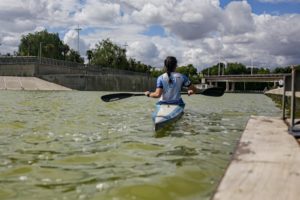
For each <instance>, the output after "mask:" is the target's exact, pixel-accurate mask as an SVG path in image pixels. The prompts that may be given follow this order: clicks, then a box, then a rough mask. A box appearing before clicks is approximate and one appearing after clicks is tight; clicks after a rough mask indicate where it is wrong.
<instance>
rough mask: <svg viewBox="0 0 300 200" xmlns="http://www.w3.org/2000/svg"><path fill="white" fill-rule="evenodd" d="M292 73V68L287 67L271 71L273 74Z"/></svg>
mask: <svg viewBox="0 0 300 200" xmlns="http://www.w3.org/2000/svg"><path fill="white" fill-rule="evenodd" d="M291 72H292V68H291V67H290V66H288V67H276V68H275V69H274V70H273V73H275V74H285V73H291Z"/></svg>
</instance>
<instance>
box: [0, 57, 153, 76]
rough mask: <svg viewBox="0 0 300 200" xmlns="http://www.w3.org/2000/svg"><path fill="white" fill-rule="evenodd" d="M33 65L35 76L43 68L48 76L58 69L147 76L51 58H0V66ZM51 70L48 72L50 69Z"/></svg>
mask: <svg viewBox="0 0 300 200" xmlns="http://www.w3.org/2000/svg"><path fill="white" fill-rule="evenodd" d="M29 64H35V65H36V66H38V68H39V69H38V72H37V73H36V74H37V75H41V73H43V68H48V69H47V70H44V71H46V72H47V73H48V74H49V73H50V74H51V73H54V72H53V71H56V72H55V73H54V74H59V69H61V73H62V74H63V73H67V74H74V73H82V74H93V75H97V74H124V75H138V76H149V74H147V73H141V72H133V71H129V70H122V69H115V68H108V67H103V66H96V65H86V64H81V63H76V62H70V61H64V60H56V59H51V58H44V57H36V56H0V65H29ZM51 67H52V68H53V70H49V69H50V68H51Z"/></svg>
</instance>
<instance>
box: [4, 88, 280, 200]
mask: <svg viewBox="0 0 300 200" xmlns="http://www.w3.org/2000/svg"><path fill="white" fill-rule="evenodd" d="M103 94H104V93H99V92H11V91H1V92H0V96H1V98H0V111H1V115H0V154H1V157H0V185H1V187H0V199H1V200H3V199H22V200H27V199H28V200H29V199H30V200H32V199H40V198H43V199H114V200H123V199H125V200H127V199H128V200H129V199H156V200H160V199H162V200H168V199H170V200H171V199H172V200H174V199H175V200H176V199H209V198H210V196H211V194H212V191H213V190H214V189H215V187H216V185H217V183H218V181H219V180H220V178H221V177H222V175H223V173H224V170H225V167H226V166H227V164H228V162H229V159H230V156H231V154H232V152H233V150H234V147H235V145H236V142H237V140H238V139H239V137H240V135H241V133H242V131H243V129H244V127H245V125H246V122H247V120H248V119H249V117H250V115H270V116H280V111H279V109H278V108H276V107H275V105H274V103H273V102H272V101H271V100H270V99H269V98H268V97H266V96H264V95H257V94H225V95H224V96H223V97H220V98H213V97H205V96H192V97H184V100H185V102H186V104H187V105H186V109H185V114H184V115H183V117H182V118H181V119H180V120H179V121H177V122H176V123H174V124H172V125H171V127H169V128H168V129H165V130H164V132H162V133H160V134H161V135H157V134H156V133H155V132H154V131H153V124H152V121H151V112H152V111H154V109H155V107H154V104H155V101H156V100H154V99H149V98H145V97H132V98H128V99H124V100H121V101H116V102H112V103H104V102H102V101H101V100H100V98H99V97H100V96H101V95H103Z"/></svg>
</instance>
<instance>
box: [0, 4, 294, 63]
mask: <svg viewBox="0 0 300 200" xmlns="http://www.w3.org/2000/svg"><path fill="white" fill-rule="evenodd" d="M261 1H268V2H270V3H276V2H277V3H278V2H279V1H280V0H261ZM80 2H81V1H80V0H51V1H49V0H22V1H19V0H10V1H0V26H1V29H0V42H1V43H2V45H1V46H0V52H1V53H6V52H7V51H10V52H11V53H12V52H13V51H15V50H17V48H18V43H19V41H20V38H21V35H22V34H28V33H30V32H35V31H40V30H44V29H48V30H55V31H57V32H59V33H60V35H61V36H62V40H63V41H64V42H65V43H67V44H69V45H70V46H71V48H73V49H75V50H77V32H76V31H74V28H75V27H76V26H77V24H79V25H80V27H81V28H82V31H80V45H79V46H80V53H81V55H82V56H84V55H85V52H86V50H87V49H88V48H93V47H94V45H95V44H96V43H98V42H99V41H101V40H102V39H106V38H110V39H111V40H112V41H113V42H115V43H117V44H119V45H124V44H125V43H127V44H128V48H127V50H128V52H127V53H128V56H133V57H135V58H136V59H139V60H141V61H142V62H144V63H146V64H151V65H154V66H156V67H161V66H162V64H163V60H164V58H165V57H166V56H169V55H173V56H176V57H177V58H178V61H179V64H180V65H186V64H190V63H191V64H194V65H195V66H197V67H199V68H203V66H209V65H211V64H216V63H217V62H218V59H219V57H220V58H221V60H226V61H231V62H243V63H245V64H248V63H250V60H251V57H252V58H253V60H254V62H255V64H256V65H262V64H264V65H268V66H269V65H271V66H277V65H288V64H295V63H296V64H297V63H300V48H298V47H299V46H300V42H299V41H300V34H299V32H300V23H299V21H300V14H286V15H277V16H272V15H268V14H265V15H257V14H254V13H253V12H252V8H251V6H250V4H249V3H248V2H247V1H231V2H230V3H229V4H228V5H227V6H226V7H225V8H221V7H220V2H219V0H201V1H200V0H110V1H108V0H85V1H82V2H84V3H80ZM285 2H286V1H285ZM290 2H292V1H290ZM293 2H299V1H296V0H294V1H293ZM282 3H283V2H282ZM151 25H156V26H161V27H162V28H163V29H164V31H165V33H164V35H163V36H162V35H159V34H158V35H154V36H153V35H152V36H149V35H145V34H144V32H147V31H146V30H147V28H149V27H151ZM266 63H267V64H266Z"/></svg>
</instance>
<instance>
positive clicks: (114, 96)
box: [101, 93, 144, 102]
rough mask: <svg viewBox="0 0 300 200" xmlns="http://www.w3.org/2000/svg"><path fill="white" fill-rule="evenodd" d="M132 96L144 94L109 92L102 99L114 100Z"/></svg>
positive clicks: (106, 100)
mask: <svg viewBox="0 0 300 200" xmlns="http://www.w3.org/2000/svg"><path fill="white" fill-rule="evenodd" d="M132 96H144V94H134V93H114V94H107V95H103V96H102V97H101V99H102V101H105V102H112V101H118V100H121V99H125V98H129V97H132Z"/></svg>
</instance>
